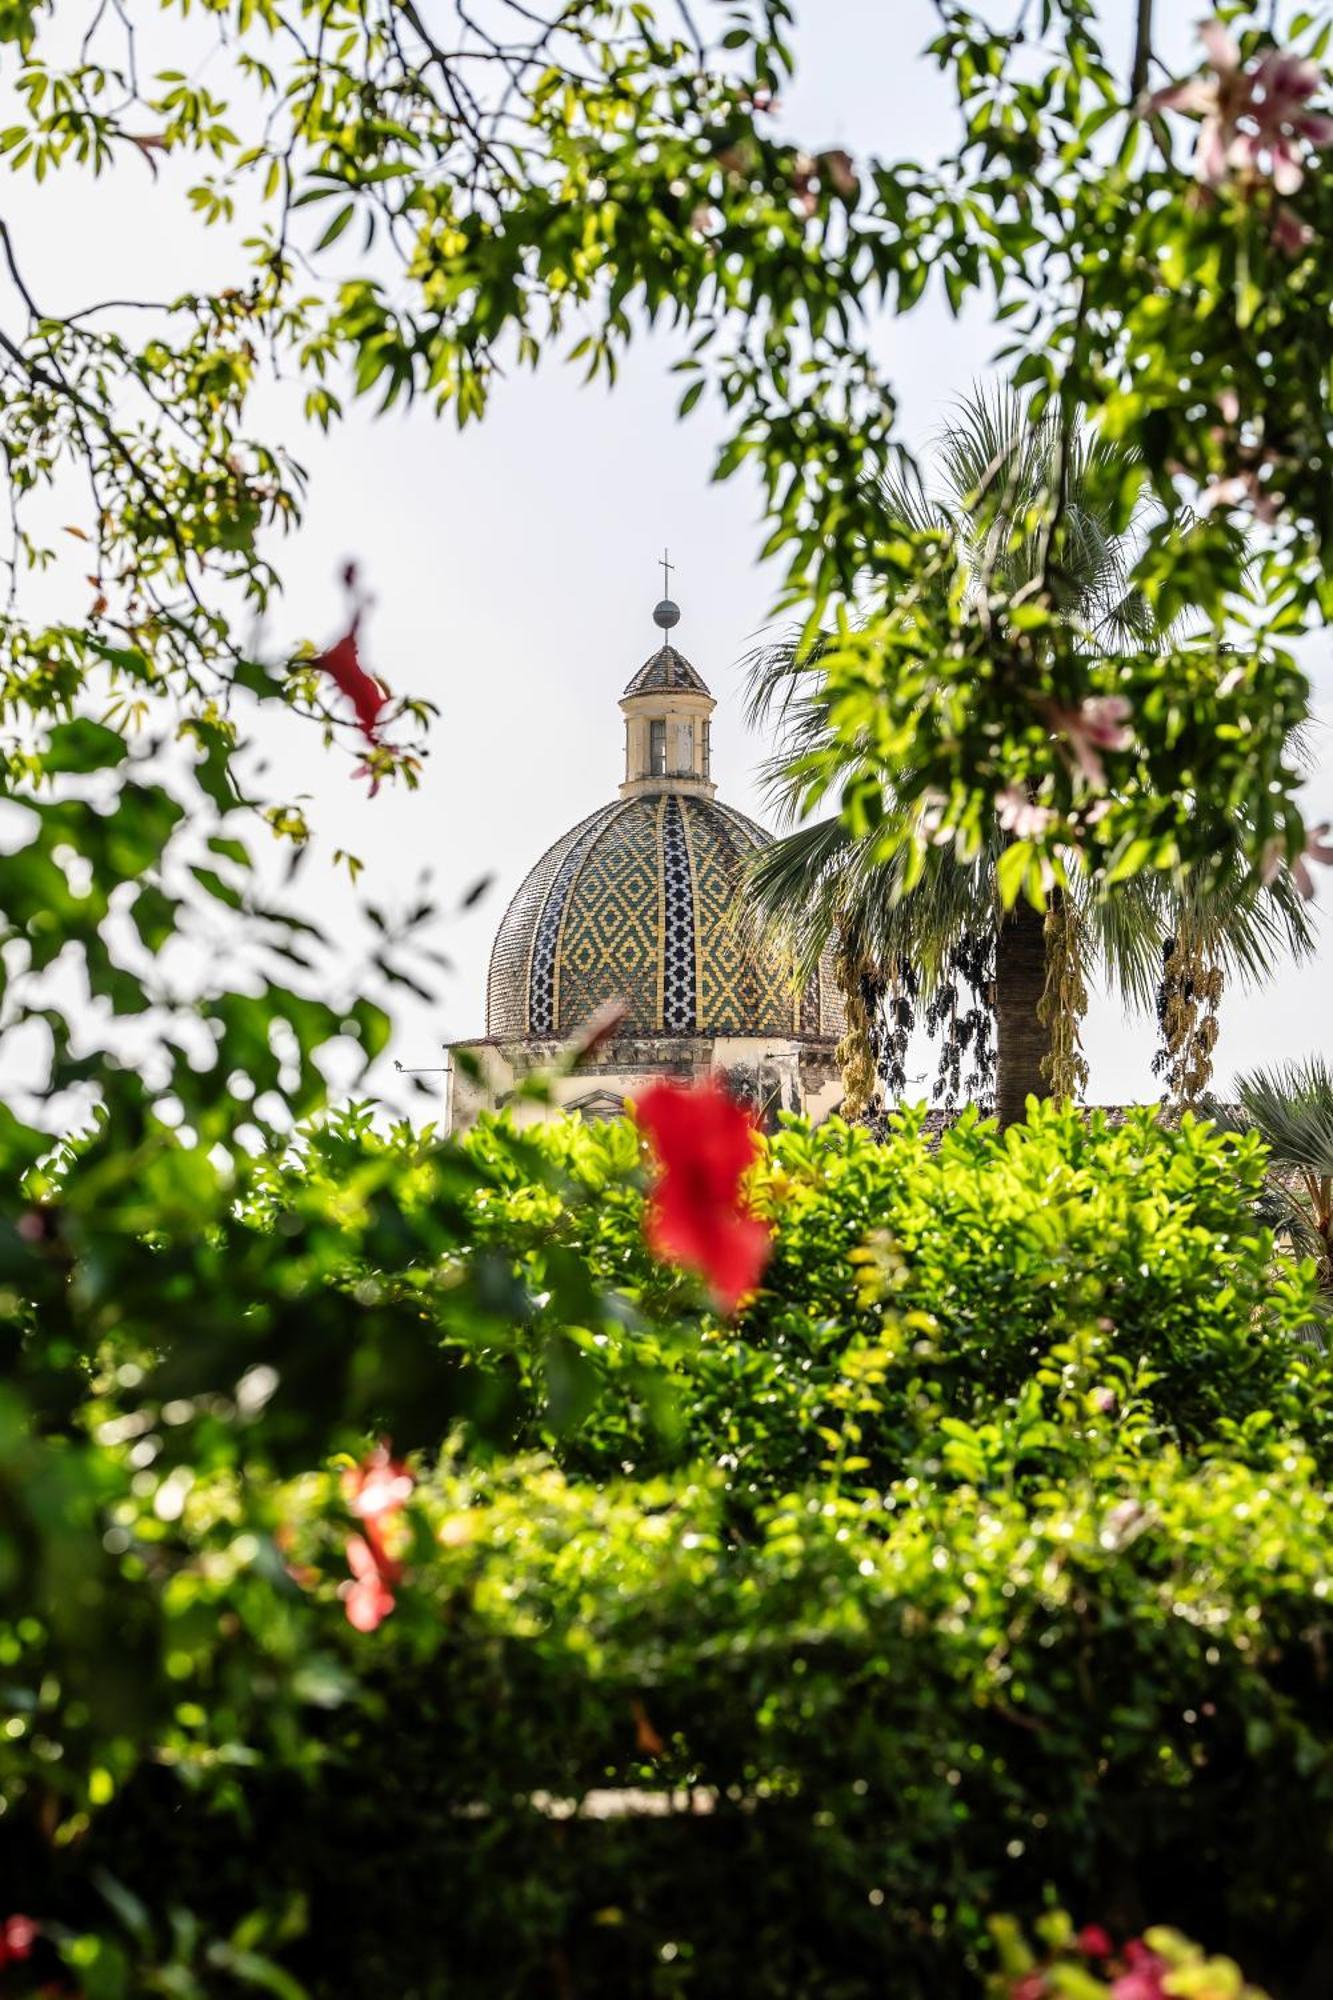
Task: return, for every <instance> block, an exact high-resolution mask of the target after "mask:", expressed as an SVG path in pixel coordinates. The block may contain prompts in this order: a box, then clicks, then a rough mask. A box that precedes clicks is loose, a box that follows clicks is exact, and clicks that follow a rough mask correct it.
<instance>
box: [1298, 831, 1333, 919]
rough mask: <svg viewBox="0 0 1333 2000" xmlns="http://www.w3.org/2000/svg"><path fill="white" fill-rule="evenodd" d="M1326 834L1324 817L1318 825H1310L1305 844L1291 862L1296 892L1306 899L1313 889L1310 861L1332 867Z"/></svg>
mask: <svg viewBox="0 0 1333 2000" xmlns="http://www.w3.org/2000/svg"><path fill="white" fill-rule="evenodd" d="M1328 834H1329V823H1328V821H1327V820H1326V819H1325V820H1321V821H1320V822H1319V825H1318V826H1312V827H1310V828H1309V830H1308V831H1307V833H1306V836H1305V846H1304V847H1303V848H1302V849H1301V851H1300V853H1299V854H1298V855H1297V856H1296V859H1295V860H1294V861H1293V862H1292V864H1291V873H1292V879H1293V880H1294V882H1295V884H1296V888H1297V892H1298V893H1299V894H1300V895H1302V896H1304V897H1305V898H1306V900H1307V901H1308V900H1309V898H1310V897H1311V896H1313V894H1314V891H1315V884H1314V876H1313V875H1312V874H1311V873H1310V868H1309V864H1310V862H1312V861H1317V862H1318V863H1319V864H1320V866H1321V867H1323V868H1330V867H1333V846H1330V845H1329V840H1328Z"/></svg>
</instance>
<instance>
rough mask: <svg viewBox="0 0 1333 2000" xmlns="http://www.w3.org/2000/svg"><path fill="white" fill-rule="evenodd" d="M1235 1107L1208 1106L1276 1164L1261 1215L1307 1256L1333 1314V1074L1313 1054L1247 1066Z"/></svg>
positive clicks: (1238, 1085)
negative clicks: (1249, 1135) (1259, 1143)
mask: <svg viewBox="0 0 1333 2000" xmlns="http://www.w3.org/2000/svg"><path fill="white" fill-rule="evenodd" d="M1236 1095H1237V1097H1238V1098H1239V1100H1240V1106H1239V1110H1230V1109H1228V1108H1227V1107H1225V1106H1210V1107H1209V1108H1210V1111H1211V1114H1212V1116H1213V1118H1214V1119H1215V1121H1216V1123H1217V1124H1219V1125H1220V1126H1222V1127H1223V1128H1224V1129H1225V1130H1229V1131H1233V1132H1250V1131H1254V1132H1257V1133H1258V1134H1259V1136H1260V1138H1261V1139H1262V1140H1263V1142H1264V1144H1265V1145H1266V1146H1267V1148H1268V1152H1269V1156H1270V1160H1271V1162H1272V1165H1273V1166H1274V1167H1275V1168H1276V1169H1277V1171H1276V1173H1275V1174H1274V1175H1273V1176H1272V1179H1271V1182H1270V1188H1269V1199H1268V1204H1267V1212H1266V1219H1267V1220H1269V1221H1271V1222H1272V1223H1273V1224H1274V1226H1275V1227H1276V1228H1277V1229H1278V1231H1279V1233H1281V1234H1285V1235H1286V1236H1288V1237H1289V1238H1290V1240H1291V1245H1292V1248H1293V1249H1294V1250H1295V1251H1296V1252H1297V1253H1298V1254H1299V1255H1300V1256H1303V1257H1313V1259H1314V1261H1315V1266H1316V1270H1317V1274H1318V1283H1319V1288H1320V1291H1321V1292H1322V1293H1323V1294H1324V1295H1325V1298H1326V1300H1327V1306H1326V1311H1327V1312H1328V1313H1333V1071H1331V1070H1330V1069H1329V1066H1328V1064H1327V1063H1326V1062H1325V1061H1324V1060H1323V1059H1322V1057H1319V1056H1311V1057H1310V1058H1308V1060H1306V1061H1305V1062H1289V1063H1283V1064H1281V1065H1280V1066H1279V1067H1278V1068H1276V1069H1268V1070H1264V1069H1257V1070H1252V1071H1251V1072H1250V1074H1249V1075H1248V1076H1242V1077H1238V1078H1237V1080H1236Z"/></svg>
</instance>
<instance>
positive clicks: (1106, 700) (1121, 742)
mask: <svg viewBox="0 0 1333 2000" xmlns="http://www.w3.org/2000/svg"><path fill="white" fill-rule="evenodd" d="M1133 712H1134V711H1133V708H1132V707H1131V705H1130V703H1129V702H1128V701H1127V700H1126V698H1125V696H1124V695H1122V694H1093V695H1089V696H1088V697H1087V698H1086V700H1084V701H1082V702H1080V703H1079V705H1078V707H1077V708H1068V707H1066V706H1064V705H1063V704H1062V703H1059V702H1051V703H1050V704H1049V707H1048V710H1047V713H1048V715H1049V718H1050V723H1051V727H1052V729H1053V730H1054V731H1055V733H1056V735H1057V736H1063V737H1065V738H1066V740H1067V741H1068V744H1069V747H1070V750H1071V751H1072V752H1073V755H1074V761H1075V762H1076V763H1077V765H1078V768H1079V770H1080V771H1081V772H1082V773H1083V776H1084V777H1085V778H1086V779H1087V781H1088V783H1089V784H1090V785H1094V786H1095V787H1096V788H1097V790H1098V791H1104V790H1105V788H1106V767H1105V765H1104V764H1103V763H1102V759H1101V752H1102V751H1103V750H1128V748H1129V746H1130V744H1131V743H1132V742H1133V741H1134V732H1133V730H1132V729H1130V727H1129V718H1130V716H1131V715H1132V714H1133Z"/></svg>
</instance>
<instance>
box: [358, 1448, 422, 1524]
mask: <svg viewBox="0 0 1333 2000" xmlns="http://www.w3.org/2000/svg"><path fill="white" fill-rule="evenodd" d="M415 1484H416V1482H415V1480H414V1479H413V1477H412V1475H411V1473H410V1472H409V1471H408V1469H407V1467H406V1466H405V1465H403V1464H402V1463H401V1462H400V1461H399V1460H398V1459H396V1458H391V1457H390V1455H389V1447H388V1445H387V1444H377V1445H376V1447H375V1449H374V1451H372V1452H371V1454H370V1456H369V1457H368V1458H363V1459H362V1461H361V1463H360V1465H356V1466H352V1467H351V1468H350V1469H349V1470H348V1471H346V1472H344V1474H343V1492H344V1493H345V1494H346V1496H347V1504H348V1506H349V1507H350V1508H351V1510H352V1512H353V1513H354V1514H358V1515H360V1517H361V1519H362V1520H363V1521H375V1520H378V1519H379V1518H380V1516H381V1515H384V1514H396V1513H397V1512H398V1510H399V1509H400V1508H401V1507H404V1506H406V1504H407V1502H408V1501H409V1500H410V1499H411V1497H412V1488H413V1486H414V1485H415Z"/></svg>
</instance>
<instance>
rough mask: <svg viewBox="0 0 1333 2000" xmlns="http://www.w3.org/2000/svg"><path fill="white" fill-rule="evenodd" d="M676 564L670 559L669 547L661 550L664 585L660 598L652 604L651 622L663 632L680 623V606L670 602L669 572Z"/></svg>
mask: <svg viewBox="0 0 1333 2000" xmlns="http://www.w3.org/2000/svg"><path fill="white" fill-rule="evenodd" d="M675 567H676V565H675V564H674V563H673V562H672V560H671V551H670V549H663V551H662V582H663V585H664V586H665V589H664V593H663V596H662V600H661V602H660V603H659V604H655V605H654V606H653V623H654V625H657V626H660V627H661V629H662V631H663V632H669V631H670V630H671V628H672V626H673V625H679V623H680V606H679V605H678V604H673V603H672V602H671V595H670V593H671V572H672V570H673V569H674V568H675Z"/></svg>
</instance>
